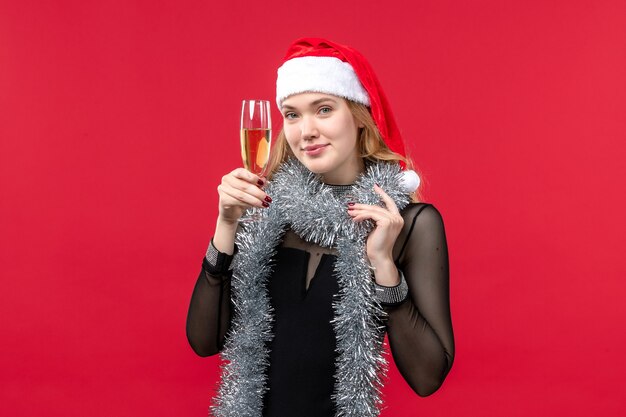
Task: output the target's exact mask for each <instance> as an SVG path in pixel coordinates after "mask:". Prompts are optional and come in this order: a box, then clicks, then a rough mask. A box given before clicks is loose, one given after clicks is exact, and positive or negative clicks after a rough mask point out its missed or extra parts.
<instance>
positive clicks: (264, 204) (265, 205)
mask: <svg viewBox="0 0 626 417" xmlns="http://www.w3.org/2000/svg"><path fill="white" fill-rule="evenodd" d="M262 204H263V207H269V206H270V204H269V203H266V202H265V201H264V202H263V203H262Z"/></svg>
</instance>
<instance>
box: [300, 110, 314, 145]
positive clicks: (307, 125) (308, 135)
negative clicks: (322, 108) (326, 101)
mask: <svg viewBox="0 0 626 417" xmlns="http://www.w3.org/2000/svg"><path fill="white" fill-rule="evenodd" d="M318 135H319V132H318V130H317V125H316V123H315V119H314V118H313V117H308V116H305V117H303V118H302V122H301V123H300V136H301V137H302V139H313V138H316V137H317V136H318Z"/></svg>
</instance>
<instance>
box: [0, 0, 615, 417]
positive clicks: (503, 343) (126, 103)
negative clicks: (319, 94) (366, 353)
mask: <svg viewBox="0 0 626 417" xmlns="http://www.w3.org/2000/svg"><path fill="white" fill-rule="evenodd" d="M55 3H56V4H55ZM300 36H323V37H328V38H330V39H333V40H336V41H338V42H342V43H347V44H350V45H353V46H355V47H356V48H357V49H359V50H361V51H362V52H363V53H364V54H365V55H366V56H367V57H368V58H369V59H370V61H371V63H372V65H373V66H374V68H375V69H376V70H377V73H378V76H379V78H380V80H381V82H382V83H383V85H384V86H385V89H386V92H387V94H388V96H389V98H390V99H391V101H392V103H393V105H394V111H395V114H396V118H397V120H398V123H399V124H400V126H401V128H402V132H403V134H404V137H405V138H406V140H407V142H408V146H409V148H410V149H411V151H412V155H413V158H414V159H415V160H416V162H417V164H418V166H419V168H420V169H421V171H422V172H423V174H424V180H425V188H424V193H425V197H426V200H428V201H430V202H432V203H434V204H435V206H436V207H437V208H438V209H439V210H440V212H441V213H442V214H443V216H444V221H445V224H446V230H447V236H448V243H449V250H450V256H451V297H452V306H453V321H454V326H455V334H456V342H457V356H456V362H455V365H454V367H453V369H452V372H451V373H450V375H449V376H448V379H447V381H446V382H445V384H444V386H443V387H442V388H441V389H440V390H439V391H438V392H437V393H436V394H434V395H433V396H431V397H428V398H419V397H417V396H416V395H415V394H413V393H411V392H410V390H409V388H408V386H407V385H406V383H405V382H404V381H403V380H402V379H401V377H400V376H399V375H398V374H397V372H395V371H394V372H391V376H390V380H389V382H388V384H387V387H386V389H385V395H386V397H387V400H388V401H387V404H388V408H387V410H386V411H385V412H384V413H383V416H385V417H392V416H394V417H395V416H397V417H400V416H422V417H426V416H481V417H484V416H498V417H501V416H507V417H508V416H588V415H599V416H617V415H624V411H625V409H626V408H625V407H624V404H623V402H620V398H623V397H622V395H623V394H624V393H623V386H624V377H623V375H624V372H625V371H626V365H625V363H624V358H623V353H624V351H625V349H624V348H625V347H626V346H625V345H626V344H625V336H624V331H623V323H624V319H625V318H626V317H625V316H626V314H625V312H626V307H625V306H626V302H624V296H625V295H626V294H625V292H626V291H625V285H624V276H625V275H626V274H625V272H626V261H625V260H624V258H625V257H624V255H623V249H624V238H623V232H624V230H626V228H625V227H624V226H625V221H624V210H625V208H626V207H625V205H626V204H625V201H624V200H625V197H624V190H623V188H624V186H623V180H624V177H625V176H624V168H623V159H624V156H625V155H624V154H625V146H624V142H625V139H626V122H625V121H626V117H624V114H625V113H626V75H625V74H626V3H625V2H624V1H621V0H616V1H599V0H590V1H571V0H560V1H559V0H553V1H545V0H544V1H509V0H491V1H486V0H484V1H472V2H467V1H450V0H432V1H414V2H410V1H406V2H397V1H385V2H379V1H373V0H372V1H346V2H288V1H283V2H279V1H271V0H270V1H254V2H250V1H249V2H225V1H224V2H219V3H218V2H211V1H206V0H205V1H185V2H176V1H154V0H152V1H128V0H124V1H64V2H50V1H39V2H36V1H25V0H20V1H8V0H7V1H2V2H1V3H0V236H1V243H0V274H1V276H2V291H0V323H1V329H0V330H1V334H2V343H0V369H1V372H0V386H2V389H0V404H1V405H0V410H1V411H0V412H1V413H2V415H7V416H8V415H10V416H13V417H18V416H29V417H30V416H34V415H39V416H65V417H69V416H91V417H97V416H107V417H108V416H133V417H139V416H205V415H206V413H207V406H208V404H209V398H210V396H211V392H212V389H213V388H214V386H215V383H216V380H217V374H216V369H217V364H218V359H217V358H208V359H207V358H199V357H197V356H195V355H194V354H193V352H192V350H191V348H190V347H189V346H188V345H187V341H186V338H185V332H184V329H185V316H186V311H187V305H188V301H189V296H190V294H191V291H192V288H193V285H194V282H195V280H196V277H197V274H198V272H199V270H200V263H201V260H202V256H203V254H204V250H205V249H206V246H207V244H208V241H209V239H210V237H211V234H212V229H213V225H214V218H215V215H216V208H217V192H216V186H217V184H218V182H219V180H220V177H221V175H223V173H225V172H227V171H229V170H231V169H233V168H235V167H236V166H238V165H239V164H240V160H239V153H238V140H239V136H238V118H239V105H240V100H241V99H242V98H254V97H262V98H270V99H271V98H272V97H273V94H274V81H275V70H276V68H277V66H278V64H279V62H280V60H281V58H282V55H283V53H284V51H285V49H286V47H287V45H288V44H289V42H290V41H291V40H292V39H294V38H296V37H300ZM274 116H275V118H276V120H278V117H277V116H278V114H277V113H275V114H274ZM620 394H622V395H620ZM622 401H623V400H622Z"/></svg>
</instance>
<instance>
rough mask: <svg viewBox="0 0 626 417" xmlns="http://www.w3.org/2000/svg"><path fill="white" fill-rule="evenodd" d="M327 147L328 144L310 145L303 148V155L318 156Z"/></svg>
mask: <svg viewBox="0 0 626 417" xmlns="http://www.w3.org/2000/svg"><path fill="white" fill-rule="evenodd" d="M327 146H328V144H326V145H311V146H307V147H306V148H304V149H303V150H304V153H305V154H306V155H308V156H315V155H319V154H321V153H322V152H324V149H326V147H327Z"/></svg>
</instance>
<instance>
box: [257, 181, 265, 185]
mask: <svg viewBox="0 0 626 417" xmlns="http://www.w3.org/2000/svg"><path fill="white" fill-rule="evenodd" d="M256 183H257V184H259V185H263V184H265V183H264V182H263V180H258V181H257V182H256Z"/></svg>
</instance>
